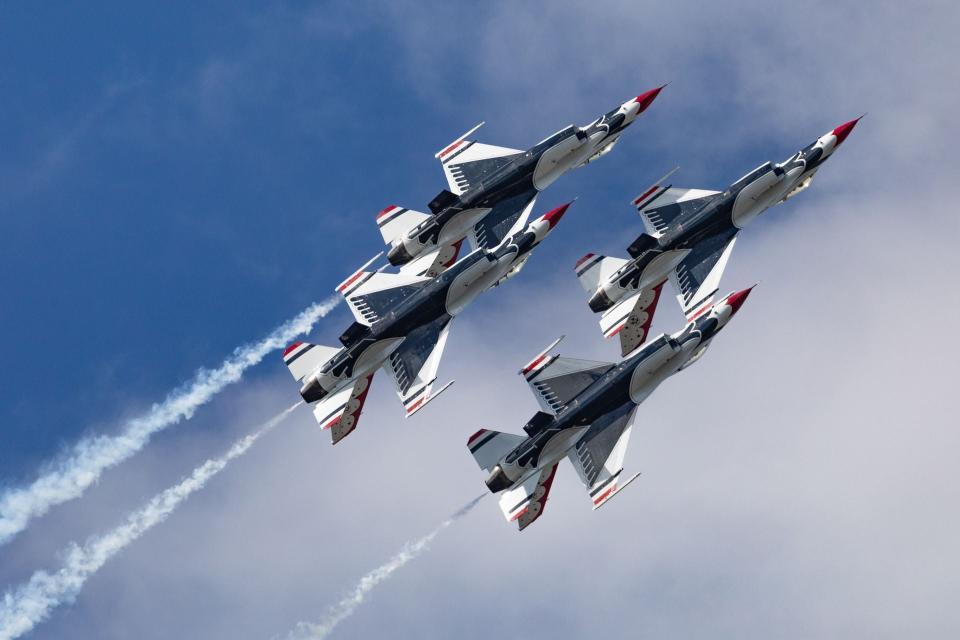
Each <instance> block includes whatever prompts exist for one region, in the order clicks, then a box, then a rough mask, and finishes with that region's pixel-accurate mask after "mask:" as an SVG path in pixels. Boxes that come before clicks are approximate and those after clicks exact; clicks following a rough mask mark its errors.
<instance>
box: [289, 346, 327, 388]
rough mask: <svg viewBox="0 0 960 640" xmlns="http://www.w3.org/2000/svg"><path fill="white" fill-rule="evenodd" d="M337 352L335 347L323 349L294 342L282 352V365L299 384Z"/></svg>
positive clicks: (322, 347)
mask: <svg viewBox="0 0 960 640" xmlns="http://www.w3.org/2000/svg"><path fill="white" fill-rule="evenodd" d="M339 350H340V349H338V348H336V347H324V346H320V345H316V344H310V343H309V342H294V343H293V344H292V345H290V346H289V347H287V349H286V351H284V352H283V363H284V364H285V365H287V369H289V370H290V373H291V374H292V375H293V377H294V378H295V379H296V380H297V381H298V382H299V381H300V380H303V378H304V377H305V376H307V375H308V374H310V373H312V372H313V371H314V370H315V369H316V368H317V367H319V366H320V365H322V364H323V363H324V362H326V361H327V360H329V359H330V358H332V357H333V356H334V354H336V353H337V352H338V351H339Z"/></svg>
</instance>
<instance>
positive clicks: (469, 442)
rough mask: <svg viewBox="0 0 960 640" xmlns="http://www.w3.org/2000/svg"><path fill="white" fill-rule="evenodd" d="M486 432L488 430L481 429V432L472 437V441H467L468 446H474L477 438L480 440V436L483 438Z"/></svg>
mask: <svg viewBox="0 0 960 640" xmlns="http://www.w3.org/2000/svg"><path fill="white" fill-rule="evenodd" d="M486 432H487V430H486V429H480V430H479V431H477V432H476V433H475V434H473V435H472V436H470V439H469V440H467V446H468V447H469V446H470V445H471V444H473V441H474V440H476V439H477V438H479V437H480V436H482V435H483V434H485V433H486Z"/></svg>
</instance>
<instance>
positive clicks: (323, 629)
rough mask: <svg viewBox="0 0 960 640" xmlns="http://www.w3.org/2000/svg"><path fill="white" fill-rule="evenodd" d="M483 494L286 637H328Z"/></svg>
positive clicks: (300, 639) (314, 639)
mask: <svg viewBox="0 0 960 640" xmlns="http://www.w3.org/2000/svg"><path fill="white" fill-rule="evenodd" d="M484 495H486V494H482V495H480V496H477V497H476V498H474V499H473V500H471V501H470V502H468V503H467V504H465V505H464V506H463V507H461V508H460V509H459V510H458V511H457V512H456V513H454V514H453V515H452V516H450V517H449V518H447V519H446V520H444V521H443V522H441V523H440V525H439V526H438V527H437V528H436V529H434V530H433V531H431V532H430V533H428V534H427V535H425V536H423V537H422V538H420V539H418V540H415V541H413V542H408V543H407V544H405V545H404V546H403V548H402V549H401V550H400V553H398V554H397V555H395V556H393V557H392V558H390V560H388V561H387V562H386V563H384V564H382V565H380V566H379V567H377V568H376V569H374V570H373V571H371V572H370V573H368V574H367V575H365V576H363V577H362V578H360V582H358V583H357V585H356V586H355V587H354V588H353V591H351V592H350V594H349V595H347V596H346V597H344V598H343V600H341V601H340V602H338V603H337V604H336V605H334V606H333V607H331V608H330V610H329V611H328V612H327V615H326V616H324V617H323V619H322V620H320V622H300V623H298V624H297V626H296V628H295V629H294V630H293V631H291V632H290V633H289V634H288V635H287V640H323V638H326V637H328V636H329V635H330V634H331V633H332V632H333V630H334V629H335V628H336V627H337V625H338V624H340V623H341V622H343V621H344V620H346V619H347V618H349V617H350V616H351V615H353V612H354V611H356V610H357V607H359V606H360V605H361V604H363V601H364V600H366V598H367V594H369V593H370V592H371V591H373V589H374V587H376V586H377V585H378V584H380V583H381V582H383V581H384V580H387V579H388V578H389V577H390V576H392V575H393V574H394V573H395V572H396V571H397V569H400V568H401V567H403V566H404V565H405V564H407V563H408V562H410V561H411V560H414V559H416V558H417V556H419V555H420V554H422V553H423V552H424V551H426V550H427V549H428V548H429V547H430V543H431V542H433V539H434V538H436V537H437V536H438V535H439V534H440V532H441V531H443V530H444V529H446V528H447V527H449V526H450V525H451V524H453V523H454V522H456V521H457V520H459V519H460V518H462V517H463V516H465V515H467V514H468V513H470V511H471V510H472V509H473V508H474V507H475V506H476V505H477V503H478V502H480V501H481V500H482V499H483V497H484Z"/></svg>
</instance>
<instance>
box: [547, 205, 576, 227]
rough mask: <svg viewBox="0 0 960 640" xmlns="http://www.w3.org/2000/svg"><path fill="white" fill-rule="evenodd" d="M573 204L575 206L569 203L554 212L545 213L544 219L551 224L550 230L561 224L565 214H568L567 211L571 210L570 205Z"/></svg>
mask: <svg viewBox="0 0 960 640" xmlns="http://www.w3.org/2000/svg"><path fill="white" fill-rule="evenodd" d="M572 204H573V203H572V202H568V203H567V204H565V205H563V206H560V207H557V208H556V209H554V210H553V211H550V212H549V213H545V214H544V215H543V219H544V220H546V221H547V222H549V223H550V228H551V229H553V228H554V227H555V226H557V223H558V222H560V218H562V217H563V214H565V213H566V212H567V209H569V208H570V205H572Z"/></svg>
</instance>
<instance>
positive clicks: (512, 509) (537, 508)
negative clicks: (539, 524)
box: [499, 462, 559, 531]
mask: <svg viewBox="0 0 960 640" xmlns="http://www.w3.org/2000/svg"><path fill="white" fill-rule="evenodd" d="M558 464H559V463H556V462H555V463H554V464H552V465H550V466H549V467H544V468H543V469H542V470H541V471H540V473H539V474H535V475H531V476H530V477H529V478H527V479H526V480H525V481H524V482H523V483H521V484H520V485H518V486H517V487H515V488H513V489H509V490H507V491H504V492H503V493H502V494H501V495H500V500H499V503H500V510H501V511H503V515H504V517H505V518H506V519H507V522H513V521H515V520H516V521H517V524H518V525H519V526H520V531H523V530H524V529H526V528H527V527H529V526H530V525H531V524H533V522H534V521H535V520H536V519H537V518H539V517H540V516H542V515H543V509H544V507H546V506H547V497H548V496H549V495H550V487H551V486H553V478H554V476H556V475H557V465H558Z"/></svg>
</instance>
